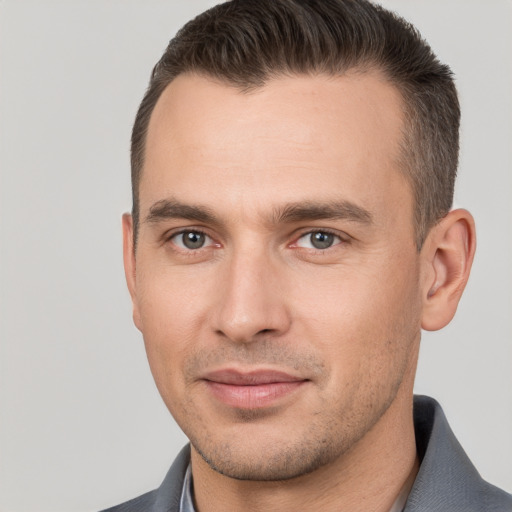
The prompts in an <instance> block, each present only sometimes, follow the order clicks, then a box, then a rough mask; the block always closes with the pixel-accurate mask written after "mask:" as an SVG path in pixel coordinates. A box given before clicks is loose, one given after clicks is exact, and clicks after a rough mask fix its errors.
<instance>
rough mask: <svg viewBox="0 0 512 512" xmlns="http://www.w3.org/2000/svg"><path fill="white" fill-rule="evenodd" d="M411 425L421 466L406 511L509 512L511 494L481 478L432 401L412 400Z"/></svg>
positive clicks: (425, 398)
mask: <svg viewBox="0 0 512 512" xmlns="http://www.w3.org/2000/svg"><path fill="white" fill-rule="evenodd" d="M414 426H415V431H416V445H417V450H418V456H419V457H420V459H421V465H420V470H419V472H418V475H417V477H416V480H415V482H414V485H413V488H412V490H411V493H410V495H409V499H408V500H407V505H406V508H405V511H406V512H416V511H417V512H419V511H421V512H424V511H429V512H435V511H439V512H441V511H443V512H444V511H446V510H450V511H451V512H459V511H460V512H481V511H485V512H498V511H499V512H512V495H510V494H508V493H507V492H505V491H503V490H501V489H498V488H497V487H495V486H494V485H491V484H489V483H488V482H486V481H485V480H484V479H483V478H482V477H481V476H480V474H479V473H478V471H477V470H476V468H475V467H474V466H473V464H472V463H471V461H470V460H469V457H468V456H467V455H466V453H465V451H464V449H463V448H462V446H461V445H460V443H459V442H458V441H457V438H456V437H455V435H454V433H453V432H452V430H451V428H450V426H449V425H448V421H447V419H446V416H445V415H444V412H443V410H442V408H441V406H440V405H439V404H438V403H437V402H436V401H435V400H433V399H432V398H429V397H424V396H420V397H415V400H414Z"/></svg>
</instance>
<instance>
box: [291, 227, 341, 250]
mask: <svg viewBox="0 0 512 512" xmlns="http://www.w3.org/2000/svg"><path fill="white" fill-rule="evenodd" d="M340 242H341V238H340V237H339V236H337V235H335V234H333V233H329V231H311V232H310V233H306V234H304V235H302V236H301V237H300V238H299V239H298V240H297V242H296V244H295V245H297V246H298V247H304V248H306V249H319V250H322V249H329V247H332V246H333V245H336V244H339V243H340Z"/></svg>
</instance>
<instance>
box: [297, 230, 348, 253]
mask: <svg viewBox="0 0 512 512" xmlns="http://www.w3.org/2000/svg"><path fill="white" fill-rule="evenodd" d="M313 233H326V234H328V235H333V236H335V237H336V238H338V239H339V240H340V241H339V242H336V243H334V244H333V245H331V246H330V247H327V248H326V249H316V248H314V247H302V246H300V245H298V241H299V240H300V239H301V238H304V237H305V236H308V235H312V234H313ZM349 241H350V237H349V235H347V234H346V233H344V232H341V231H337V230H335V229H331V228H322V227H320V228H309V229H306V230H304V231H300V233H299V235H298V236H295V237H294V241H293V242H292V243H291V244H290V245H289V247H298V248H300V249H306V250H312V251H319V252H325V251H328V250H329V249H333V248H335V247H337V246H338V245H340V244H342V243H348V242H349Z"/></svg>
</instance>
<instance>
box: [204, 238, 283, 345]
mask: <svg viewBox="0 0 512 512" xmlns="http://www.w3.org/2000/svg"><path fill="white" fill-rule="evenodd" d="M276 265H278V263H277V262H276V261H275V260H273V258H272V257H271V254H269V251H268V250H266V249H265V248H264V247H254V246H250V245H249V246H246V247H245V248H240V249H239V250H238V251H233V253H232V255H231V258H229V261H226V266H225V268H224V273H223V276H222V285H221V289H220V290H219V302H218V304H217V308H216V309H217V314H216V319H215V326H214V327H215V330H216V331H217V332H220V333H222V334H223V335H224V336H226V337H227V338H229V339H231V340H232V341H237V342H246V343H247V342H251V341H253V340H255V338H257V335H258V334H261V333H263V332H264V333H265V334H267V335H270V334H273V335H277V334H281V333H283V332H285V331H286V330H287V329H288V327H289V324H290V318H289V315H288V311H287V309H286V304H285V302H284V300H283V296H282V294H281V290H280V289H279V279H276V277H277V275H279V272H278V269H276Z"/></svg>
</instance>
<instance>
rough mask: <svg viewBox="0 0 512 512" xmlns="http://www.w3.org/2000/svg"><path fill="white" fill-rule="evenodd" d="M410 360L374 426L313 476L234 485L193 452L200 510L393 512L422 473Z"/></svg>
mask: <svg viewBox="0 0 512 512" xmlns="http://www.w3.org/2000/svg"><path fill="white" fill-rule="evenodd" d="M412 359H414V360H413V361H411V365H410V367H409V368H408V370H407V375H406V376H405V377H404V380H403V381H402V385H401V387H400V389H399V391H398V393H397V396H396V398H395V400H394V401H393V403H392V404H391V405H390V407H389V408H388V410H387V411H386V412H385V413H384V415H383V416H382V417H381V418H380V420H379V421H378V422H377V423H376V424H375V425H374V427H373V428H372V429H371V430H370V431H369V432H368V433H367V434H366V435H365V436H364V437H363V438H362V439H360V440H359V441H358V443H357V444H356V445H354V446H353V447H352V449H351V450H350V451H348V452H346V453H345V454H344V455H343V456H342V457H340V458H339V459H338V460H336V461H334V462H333V463H331V464H329V465H326V466H323V467H321V468H319V469H318V470H316V471H314V472H313V473H310V474H307V475H303V476H301V477H298V478H294V479H292V480H287V481H281V482H258V481H242V480H235V479H233V478H229V477H226V476H224V475H221V474H220V473H217V472H216V471H214V470H213V469H211V468H210V467H209V466H208V465H207V463H206V462H205V461H204V460H203V459H202V458H201V456H200V455H199V454H198V453H197V452H196V451H195V450H194V448H193V447H192V475H193V482H194V498H195V499H194V501H195V506H196V510H197V511H198V512H221V511H225V510H231V511H246V510H251V511H255V512H259V511H266V510H280V511H282V512H288V511H289V512H292V511H293V512H295V511H297V510H304V511H308V510H312V511H313V510H315V511H316V510H322V511H338V510H350V511H351V512H359V511H360V512H363V511H364V512H389V511H390V510H391V508H392V507H393V504H394V503H395V501H396V500H397V498H398V496H399V495H400V494H401V493H402V492H404V491H405V492H407V493H408V491H409V490H410V488H411V487H412V483H413V482H414V479H415V477H416V474H417V472H418V469H419V460H418V457H417V454H416V442H415V435H414V424H413V412H412V405H413V391H412V389H413V382H414V374H415V371H416V362H417V357H416V358H412Z"/></svg>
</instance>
